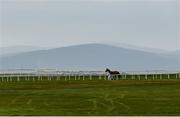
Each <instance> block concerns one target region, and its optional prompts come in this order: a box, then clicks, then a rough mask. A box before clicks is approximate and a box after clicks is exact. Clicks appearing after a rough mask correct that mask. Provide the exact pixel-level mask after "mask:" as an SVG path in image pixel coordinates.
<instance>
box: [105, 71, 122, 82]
mask: <svg viewBox="0 0 180 117" xmlns="http://www.w3.org/2000/svg"><path fill="white" fill-rule="evenodd" d="M105 72H107V73H108V79H109V80H111V79H112V76H113V75H119V74H120V73H119V72H118V71H111V70H110V69H108V68H107V69H106V70H105Z"/></svg>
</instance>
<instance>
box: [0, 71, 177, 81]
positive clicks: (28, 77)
mask: <svg viewBox="0 0 180 117" xmlns="http://www.w3.org/2000/svg"><path fill="white" fill-rule="evenodd" d="M155 79H180V73H163V74H162V73H151V74H125V73H123V74H119V75H111V76H110V77H109V76H108V75H107V74H93V75H92V74H84V75H83V74H0V82H12V81H43V80H48V81H52V80H57V81H58V80H65V81H67V80H155Z"/></svg>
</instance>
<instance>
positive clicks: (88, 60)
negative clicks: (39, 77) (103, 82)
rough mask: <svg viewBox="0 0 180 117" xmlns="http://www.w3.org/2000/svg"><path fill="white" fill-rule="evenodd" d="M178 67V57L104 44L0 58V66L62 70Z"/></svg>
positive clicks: (171, 68) (169, 68)
mask: <svg viewBox="0 0 180 117" xmlns="http://www.w3.org/2000/svg"><path fill="white" fill-rule="evenodd" d="M106 67H109V68H112V69H117V70H180V59H179V58H178V57H171V55H169V56H168V55H166V56H164V55H163V54H160V53H151V52H145V51H139V50H133V49H127V48H121V47H115V46H110V45H105V44H82V45H76V46H69V47H62V48H55V49H49V50H38V51H32V52H25V53H20V54H16V55H12V56H9V57H1V58H0V68H1V69H2V68H6V69H7V68H58V69H62V70H104V69H105V68H106Z"/></svg>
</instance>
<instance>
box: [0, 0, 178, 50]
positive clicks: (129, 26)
mask: <svg viewBox="0 0 180 117" xmlns="http://www.w3.org/2000/svg"><path fill="white" fill-rule="evenodd" d="M0 22H1V23H0V46H15V45H34V46H50V47H53V46H54V47H57V46H67V45H73V44H80V43H91V42H111V41H112V42H116V43H126V44H131V45H137V46H145V47H152V48H161V49H167V50H175V49H180V30H179V27H180V24H179V22H180V2H179V1H178V0H0ZM178 40H179V41H178Z"/></svg>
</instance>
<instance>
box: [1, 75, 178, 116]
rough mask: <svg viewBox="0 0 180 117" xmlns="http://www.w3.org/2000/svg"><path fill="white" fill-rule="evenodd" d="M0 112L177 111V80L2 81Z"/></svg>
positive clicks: (176, 112) (108, 112) (118, 113)
mask: <svg viewBox="0 0 180 117" xmlns="http://www.w3.org/2000/svg"><path fill="white" fill-rule="evenodd" d="M0 115H74V116H80V115H96V116H98V115H105V116H106V115H112V116H114V115H142V116H145V115H180V80H178V79H177V80H176V79H171V80H114V81H105V80H92V81H88V80H84V81H83V80H79V81H71V80H70V81H20V82H3V83H2V82H1V83H0Z"/></svg>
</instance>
